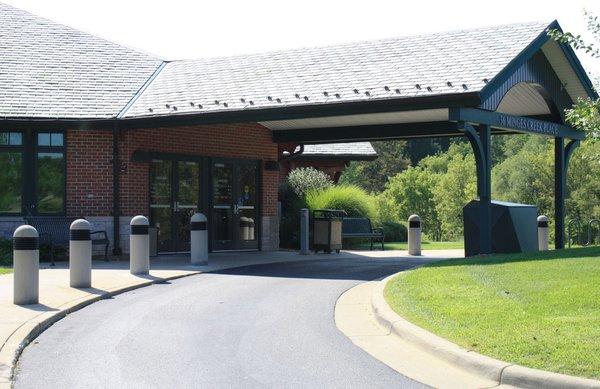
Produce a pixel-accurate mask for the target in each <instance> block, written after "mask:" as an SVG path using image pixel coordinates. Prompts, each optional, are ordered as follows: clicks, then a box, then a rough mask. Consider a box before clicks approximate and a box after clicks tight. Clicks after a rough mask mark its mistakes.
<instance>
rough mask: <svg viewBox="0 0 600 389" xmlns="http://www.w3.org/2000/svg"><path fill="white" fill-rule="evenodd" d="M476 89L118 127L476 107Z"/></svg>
mask: <svg viewBox="0 0 600 389" xmlns="http://www.w3.org/2000/svg"><path fill="white" fill-rule="evenodd" d="M480 103H481V99H480V95H479V92H468V93H457V94H448V95H436V96H419V97H410V98H399V99H381V100H367V101H356V102H336V103H323V104H312V105H299V106H285V107H274V108H251V109H244V110H237V111H236V110H230V111H219V112H204V113H193V114H175V115H168V116H159V115H157V116H147V117H137V118H135V117H123V118H122V119H120V120H121V128H124V129H125V128H128V129H135V128H148V127H161V126H166V125H203V124H226V123H242V122H265V121H274V120H291V119H304V118H311V117H324V116H344V115H358V114H370V113H385V112H396V111H410V110H420V109H436V108H452V107H478V106H479V105H480Z"/></svg>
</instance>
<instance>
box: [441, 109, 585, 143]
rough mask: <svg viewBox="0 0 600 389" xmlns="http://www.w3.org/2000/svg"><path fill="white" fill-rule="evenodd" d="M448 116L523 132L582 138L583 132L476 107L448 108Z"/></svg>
mask: <svg viewBox="0 0 600 389" xmlns="http://www.w3.org/2000/svg"><path fill="white" fill-rule="evenodd" d="M448 117H449V119H450V120H452V121H457V122H460V121H464V122H468V123H476V124H487V125H489V126H491V127H493V128H498V129H503V130H510V131H516V132H520V133H524V134H535V135H546V136H552V137H561V138H568V139H576V140H583V139H585V133H584V132H583V131H578V130H575V129H574V128H572V127H569V126H566V125H564V124H559V123H553V122H548V121H544V120H538V119H533V118H528V117H523V116H515V115H508V114H504V113H499V112H492V111H486V110H483V109H477V108H450V109H449V113H448Z"/></svg>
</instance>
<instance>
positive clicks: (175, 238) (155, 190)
mask: <svg viewBox="0 0 600 389" xmlns="http://www.w3.org/2000/svg"><path fill="white" fill-rule="evenodd" d="M199 202H200V163H199V162H194V161H170V160H153V161H152V162H151V163H150V222H151V224H152V225H153V226H155V227H156V228H157V229H158V242H157V245H158V251H159V252H167V253H168V252H186V251H189V250H190V229H189V225H190V218H191V217H192V215H193V214H194V213H195V212H197V210H198V204H199Z"/></svg>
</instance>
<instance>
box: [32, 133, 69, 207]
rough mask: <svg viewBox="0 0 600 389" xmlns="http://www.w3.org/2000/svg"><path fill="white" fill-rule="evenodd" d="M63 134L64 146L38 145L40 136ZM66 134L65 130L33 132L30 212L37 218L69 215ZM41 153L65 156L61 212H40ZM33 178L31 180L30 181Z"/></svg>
mask: <svg viewBox="0 0 600 389" xmlns="http://www.w3.org/2000/svg"><path fill="white" fill-rule="evenodd" d="M45 133H47V134H62V137H63V142H62V146H40V145H38V137H39V134H45ZM66 140H67V136H66V132H65V131H64V130H37V131H32V136H31V142H32V146H33V150H32V151H33V153H32V156H31V163H32V169H30V170H29V172H30V174H31V177H28V181H29V182H30V184H31V191H29V193H31V198H30V199H29V200H30V201H29V212H31V214H32V215H36V216H38V215H39V216H65V215H66V214H67V145H66ZM41 153H52V154H56V153H61V154H62V155H63V168H62V173H63V177H64V179H63V188H62V189H63V204H62V209H61V210H60V212H54V213H47V212H42V213H40V212H38V208H39V204H38V194H39V193H38V189H39V188H38V178H39V171H38V154H41ZM29 178H31V179H29Z"/></svg>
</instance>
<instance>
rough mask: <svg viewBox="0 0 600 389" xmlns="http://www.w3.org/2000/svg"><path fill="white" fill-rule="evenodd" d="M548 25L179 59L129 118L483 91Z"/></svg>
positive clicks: (158, 80) (521, 25)
mask: <svg viewBox="0 0 600 389" xmlns="http://www.w3.org/2000/svg"><path fill="white" fill-rule="evenodd" d="M549 24H550V23H539V22H538V23H525V24H512V25H506V26H495V27H487V28H480V29H474V30H464V31H454V32H447V33H438V34H431V35H419V36H412V37H400V38H394V39H385V40H377V41H368V42H359V43H350V44H343V45H337V46H329V47H317V48H304V49H296V50H287V51H278V52H271V53H263V54H253V55H243V56H234V57H220V58H206V59H199V60H191V61H189V60H185V61H174V62H170V63H168V64H167V65H166V66H165V68H164V69H163V70H162V71H161V72H160V74H158V76H157V77H156V79H155V80H154V81H153V82H152V83H151V84H150V86H149V87H148V88H147V89H146V90H145V91H144V93H143V94H142V95H141V96H140V97H139V99H137V101H136V102H135V103H134V104H133V105H132V106H131V107H130V108H129V109H128V111H127V112H126V114H125V117H139V116H156V115H173V114H185V113H202V112H214V111H228V110H231V111H238V110H241V109H252V108H271V107H281V106H290V105H310V104H321V103H332V102H333V103H335V102H351V101H361V100H363V101H364V100H371V99H398V98H407V97H417V96H431V95H442V94H460V93H466V92H477V91H480V90H481V89H482V88H483V87H484V85H485V84H486V82H487V80H491V79H492V78H494V76H496V75H497V74H498V73H499V72H500V71H501V70H502V69H503V68H504V67H506V65H507V64H508V63H509V62H510V61H511V60H512V59H514V58H515V57H516V56H517V55H518V54H519V53H520V52H521V51H522V50H524V49H525V48H526V47H527V45H528V44H529V43H531V42H532V41H533V40H534V39H535V38H536V37H538V36H539V35H540V34H542V33H543V32H544V30H545V29H546V28H547V27H548V25H549Z"/></svg>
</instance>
